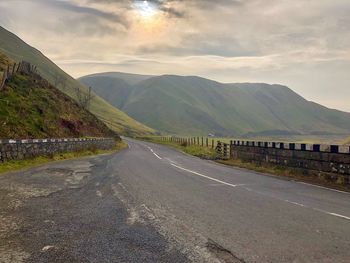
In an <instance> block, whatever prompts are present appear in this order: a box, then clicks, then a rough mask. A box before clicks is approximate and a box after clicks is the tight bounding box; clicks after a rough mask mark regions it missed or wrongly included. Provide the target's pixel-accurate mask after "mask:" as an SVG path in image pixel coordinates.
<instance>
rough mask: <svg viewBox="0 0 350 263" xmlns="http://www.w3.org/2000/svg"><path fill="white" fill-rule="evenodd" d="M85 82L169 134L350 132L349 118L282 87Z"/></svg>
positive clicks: (173, 80)
mask: <svg viewBox="0 0 350 263" xmlns="http://www.w3.org/2000/svg"><path fill="white" fill-rule="evenodd" d="M80 80H81V81H82V82H83V83H85V84H86V85H91V86H92V87H93V89H94V90H95V92H96V93H97V94H99V95H100V96H101V97H103V98H105V99H106V100H107V99H108V101H109V102H110V103H111V104H112V105H114V106H115V107H117V108H119V109H121V110H122V111H124V112H126V113H127V114H129V115H130V116H132V117H133V118H135V119H136V120H138V121H140V122H142V123H145V124H146V125H148V126H150V127H153V128H155V129H158V130H160V131H162V132H166V133H175V134H193V135H195V134H203V135H206V134H208V133H214V134H216V135H249V136H253V135H264V136H270V135H292V134H293V135H298V134H304V135H306V134H308V135H310V134H314V135H321V134H348V133H349V131H350V113H345V112H341V111H337V110H332V109H328V108H326V107H323V106H321V105H319V104H316V103H313V102H310V101H307V100H305V99H304V98H302V97H301V96H299V95H298V94H296V93H295V92H293V91H292V90H291V89H289V88H288V87H285V86H281V85H268V84H262V83H255V84H254V83H245V84H223V83H219V82H215V81H211V80H208V79H204V78H199V77H181V76H172V75H165V76H157V77H149V78H148V79H145V80H142V81H141V82H137V84H134V85H133V84H132V83H130V82H129V83H128V80H127V79H125V78H124V77H123V75H120V73H118V75H117V77H113V75H111V74H110V73H109V74H108V75H107V76H105V75H98V74H97V75H94V76H87V77H83V78H81V79H80Z"/></svg>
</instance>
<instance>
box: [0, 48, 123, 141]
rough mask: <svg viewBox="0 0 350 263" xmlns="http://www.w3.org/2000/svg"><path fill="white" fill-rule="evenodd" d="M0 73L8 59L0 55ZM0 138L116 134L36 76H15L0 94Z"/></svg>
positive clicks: (102, 135)
mask: <svg viewBox="0 0 350 263" xmlns="http://www.w3.org/2000/svg"><path fill="white" fill-rule="evenodd" d="M0 61H2V62H0V63H2V65H0V70H1V69H2V67H4V63H3V62H4V61H7V62H8V60H7V59H6V57H5V56H4V55H3V54H1V53H0ZM0 124H1V126H0V138H4V139H8V138H11V139H23V138H25V139H29V138H62V137H84V136H93V137H104V136H115V137H117V136H118V135H117V134H116V133H114V132H113V131H112V130H110V129H109V128H108V127H107V126H106V125H105V124H104V123H103V122H102V121H100V120H98V119H97V118H96V117H95V116H94V115H93V114H91V113H90V112H88V111H86V110H84V109H83V108H81V107H80V106H79V105H78V104H77V103H76V102H75V101H74V100H73V99H71V98H70V97H68V96H67V95H65V94H64V93H62V92H61V91H59V90H58V89H56V88H55V87H53V86H52V85H49V84H48V83H47V81H45V80H44V79H42V78H41V77H40V76H38V75H35V74H33V75H22V74H15V75H14V76H13V78H12V79H11V81H9V82H8V83H7V85H6V86H5V89H4V90H2V91H1V92H0Z"/></svg>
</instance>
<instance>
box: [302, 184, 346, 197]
mask: <svg viewBox="0 0 350 263" xmlns="http://www.w3.org/2000/svg"><path fill="white" fill-rule="evenodd" d="M297 183H298V184H305V185H309V186H313V187H317V188H321V189H326V190H329V191H333V192H338V193H342V194H348V195H349V194H350V193H349V192H345V191H341V190H337V189H332V188H328V187H324V186H320V185H315V184H308V183H304V182H297Z"/></svg>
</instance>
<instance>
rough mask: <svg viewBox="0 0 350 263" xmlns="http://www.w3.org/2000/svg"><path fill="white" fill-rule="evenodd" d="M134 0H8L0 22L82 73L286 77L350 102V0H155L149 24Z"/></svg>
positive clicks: (302, 89)
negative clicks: (123, 72)
mask: <svg viewBox="0 0 350 263" xmlns="http://www.w3.org/2000/svg"><path fill="white" fill-rule="evenodd" d="M135 1H136V0H33V1H27V0H1V1H0V24H1V25H3V26H5V27H7V28H8V29H10V30H11V31H13V32H14V33H16V34H18V35H19V36H20V37H22V38H23V39H24V40H26V41H27V42H29V43H30V44H31V45H33V46H35V47H37V48H39V49H40V50H42V51H43V53H45V54H46V55H48V56H49V57H50V58H51V59H53V60H54V61H55V62H58V63H59V65H61V66H63V68H64V69H65V70H67V71H68V72H70V73H71V74H73V75H74V76H76V77H77V76H81V75H83V74H88V73H94V71H105V70H106V71H113V70H117V71H122V70H125V71H132V72H134V73H147V74H165V73H170V74H183V75H201V76H203V77H210V78H214V79H216V80H219V81H220V80H221V81H226V82H234V81H260V82H274V83H276V82H280V83H282V84H286V85H289V86H291V88H293V89H295V90H297V91H298V92H299V93H301V94H302V95H305V96H307V97H308V98H312V94H315V93H317V90H320V91H323V93H317V96H318V97H317V99H318V101H319V102H324V103H326V104H327V103H328V104H327V105H330V106H333V107H334V105H335V103H336V101H338V103H339V105H341V107H344V106H343V105H346V102H345V101H346V99H345V98H346V96H345V95H347V94H348V92H347V91H346V90H348V89H347V85H348V84H346V83H349V82H350V76H348V75H349V74H348V68H349V65H350V31H349V26H350V16H349V15H348V14H349V13H350V2H349V1H348V0H332V1H329V0H298V1H294V0H284V1H276V0H216V1H213V0H148V1H149V2H151V3H152V4H154V5H155V6H156V7H157V9H158V13H159V15H157V16H156V17H155V18H154V19H151V20H144V19H142V18H140V17H138V16H137V12H135V9H134V5H133V4H134V3H135ZM39 11H40V15H33V14H36V13H38V12H39ZM91 62H94V63H91ZM318 74H319V75H320V76H321V77H320V76H318ZM334 87H336V88H334ZM330 88H334V89H337V92H335V93H334V94H333V93H331V94H329V93H327V94H326V92H325V91H327V90H329V89H330ZM322 94H326V95H322ZM337 94H342V95H341V96H338V95H337ZM315 96H316V95H315ZM347 109H348V110H349V111H350V106H348V108H347Z"/></svg>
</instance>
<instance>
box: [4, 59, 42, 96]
mask: <svg viewBox="0 0 350 263" xmlns="http://www.w3.org/2000/svg"><path fill="white" fill-rule="evenodd" d="M16 73H21V74H27V75H30V74H38V69H37V67H36V66H34V65H31V64H30V63H29V62H26V61H22V62H19V63H14V64H13V65H7V68H6V69H5V71H4V72H3V73H2V76H1V79H0V91H2V90H3V89H4V88H5V85H6V83H7V82H8V81H10V80H11V78H12V77H13V76H14V75H15V74H16Z"/></svg>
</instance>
